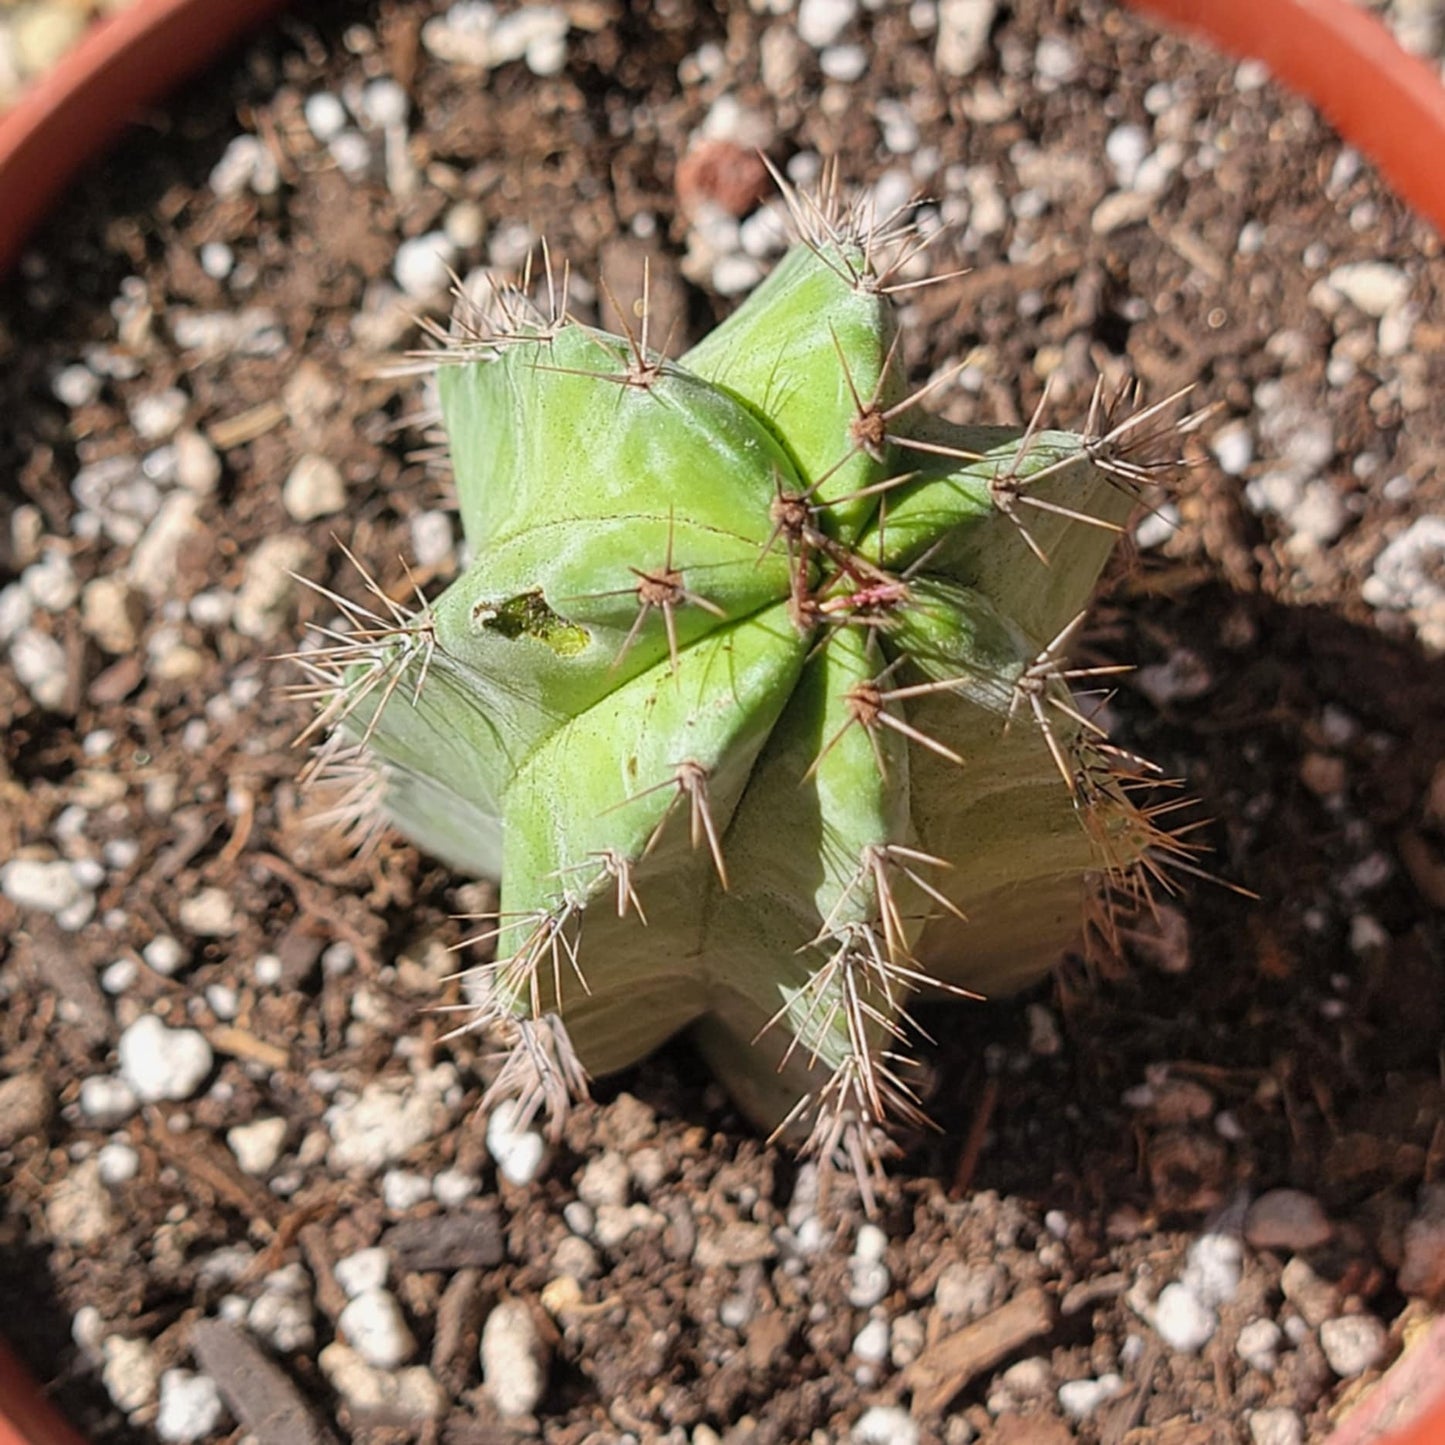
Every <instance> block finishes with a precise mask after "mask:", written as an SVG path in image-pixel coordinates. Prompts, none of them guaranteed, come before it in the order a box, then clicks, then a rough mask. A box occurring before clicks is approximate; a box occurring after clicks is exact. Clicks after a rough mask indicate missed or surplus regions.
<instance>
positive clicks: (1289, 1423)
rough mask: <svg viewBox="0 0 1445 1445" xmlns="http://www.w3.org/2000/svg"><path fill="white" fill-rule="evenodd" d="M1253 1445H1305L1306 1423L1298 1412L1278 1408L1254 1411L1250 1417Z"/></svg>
mask: <svg viewBox="0 0 1445 1445" xmlns="http://www.w3.org/2000/svg"><path fill="white" fill-rule="evenodd" d="M1249 1438H1250V1441H1251V1442H1252V1445H1304V1438H1305V1422H1304V1421H1303V1420H1302V1419H1301V1418H1300V1415H1299V1412H1298V1411H1297V1410H1291V1409H1288V1408H1286V1407H1283V1406H1278V1407H1276V1408H1274V1409H1272V1410H1253V1411H1251V1412H1250V1416H1249Z"/></svg>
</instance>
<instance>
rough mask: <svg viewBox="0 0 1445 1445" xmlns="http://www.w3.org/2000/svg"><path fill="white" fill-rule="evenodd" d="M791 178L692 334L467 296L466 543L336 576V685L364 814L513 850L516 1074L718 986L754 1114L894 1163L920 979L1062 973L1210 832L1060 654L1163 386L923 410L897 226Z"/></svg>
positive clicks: (458, 373) (613, 1065) (649, 1026)
mask: <svg viewBox="0 0 1445 1445" xmlns="http://www.w3.org/2000/svg"><path fill="white" fill-rule="evenodd" d="M790 200H791V201H792V202H793V204H794V208H795V219H796V220H797V221H798V223H799V227H800V231H801V233H802V238H801V239H800V240H799V241H798V243H797V244H795V245H794V247H793V249H792V250H791V251H790V252H789V254H788V255H787V257H786V258H785V259H784V261H783V262H782V263H781V264H780V265H779V266H778V267H777V269H776V270H775V271H774V272H773V273H772V275H771V276H770V277H769V278H768V279H767V280H766V281H765V282H764V283H763V284H762V285H761V286H760V287H759V288H758V290H757V291H756V293H755V294H754V295H753V296H752V297H751V298H750V299H749V300H748V301H747V302H746V304H744V305H743V306H742V308H741V309H740V310H739V311H738V312H737V313H736V314H735V315H734V316H732V317H731V318H730V319H729V320H728V321H726V322H725V323H723V324H722V325H721V326H720V327H718V328H717V330H715V331H714V332H713V333H712V334H711V335H710V336H708V337H707V338H706V340H704V341H703V342H702V343H701V344H700V345H699V346H697V347H696V348H695V349H694V350H693V351H692V352H690V353H689V354H688V355H686V356H685V357H683V358H682V360H681V361H680V362H672V361H668V360H666V359H664V358H663V357H662V356H660V355H658V354H656V353H655V352H653V351H652V350H651V349H649V347H648V345H647V341H646V335H645V330H644V333H643V335H642V336H641V337H633V336H631V335H629V336H626V337H615V336H611V335H607V334H604V333H603V332H600V331H597V330H595V329H593V328H591V327H588V326H585V325H582V324H580V323H578V322H576V321H573V320H571V319H570V318H568V317H567V316H566V315H565V314H564V313H563V312H561V311H559V310H556V309H555V308H554V310H553V312H552V313H551V314H544V313H542V312H540V311H538V310H536V309H534V308H533V306H532V305H531V303H530V302H529V301H528V300H527V298H526V292H525V290H518V291H508V292H505V293H503V294H501V295H499V297H498V298H497V304H496V306H494V307H493V308H492V311H493V316H492V319H488V320H486V321H482V320H479V319H477V318H476V317H474V318H473V319H472V322H471V323H470V325H469V326H466V327H463V331H464V333H465V334H463V335H462V336H460V337H458V336H457V335H455V334H453V335H452V336H451V338H450V340H449V341H448V343H447V345H446V347H445V348H444V349H443V350H442V351H441V352H440V353H439V355H438V356H437V358H436V360H437V364H438V376H437V380H438V386H439V392H440V400H441V410H442V416H443V419H444V421H445V425H446V430H447V433H448V435H449V439H450V446H451V455H452V461H453V466H454V469H455V475H456V486H457V492H458V496H459V499H460V507H461V517H462V522H463V525H464V528H465V534H466V541H467V545H468V548H469V549H470V554H471V556H472V558H473V560H472V561H471V563H470V565H469V566H468V567H467V568H466V570H465V571H464V572H463V573H462V575H461V576H460V577H459V578H458V580H456V581H455V582H454V583H453V584H452V585H451V586H450V587H448V588H447V589H446V590H445V591H444V592H442V593H441V595H440V596H438V597H437V598H436V599H435V600H434V601H432V602H430V603H426V604H424V605H422V606H420V607H419V608H418V609H417V610H416V611H415V612H411V613H408V612H406V611H405V610H403V609H402V608H400V607H399V606H397V605H396V604H394V603H391V602H389V601H387V600H386V599H384V598H383V599H381V600H382V601H383V602H384V603H385V606H384V607H382V609H381V611H379V612H376V613H372V612H367V611H365V610H364V609H360V608H357V607H355V606H348V607H347V608H346V611H347V615H348V617H349V618H350V621H351V626H350V627H349V629H347V630H345V631H343V632H340V633H338V634H336V635H335V636H334V637H333V638H332V639H331V640H332V642H334V646H330V647H328V648H323V649H321V650H318V651H314V652H312V653H310V654H308V660H309V665H310V666H311V668H312V670H313V672H314V674H315V676H316V678H317V679H318V681H319V695H320V696H321V698H322V709H321V711H320V713H319V715H318V718H317V720H316V723H315V724H313V726H314V727H316V728H319V729H320V730H322V731H326V732H329V734H330V739H331V740H330V742H329V743H328V745H327V748H326V750H325V751H324V754H323V758H324V764H325V766H324V768H323V771H326V772H329V773H330V775H331V776H332V777H333V779H337V778H339V779H340V780H342V781H343V782H345V783H347V784H348V785H349V786H350V788H351V792H350V795H349V797H348V799H347V800H346V801H345V802H344V804H343V806H342V808H341V813H342V814H344V815H345V816H347V817H348V818H360V817H361V816H362V815H363V814H365V813H366V811H367V810H368V809H370V808H372V807H373V806H377V805H379V808H380V810H381V812H382V813H383V814H384V816H385V817H386V818H387V819H389V820H390V821H391V822H393V823H394V824H395V825H396V826H398V827H399V828H400V829H401V830H402V831H403V832H404V833H406V834H407V835H409V836H410V837H411V838H412V839H414V840H415V841H416V842H417V844H418V845H419V846H421V847H422V848H423V849H425V850H426V851H428V852H430V853H432V854H433V855H435V856H436V857H438V858H440V859H442V860H444V861H445V862H446V863H448V864H449V865H451V866H452V867H453V868H455V869H457V870H459V871H461V872H464V873H468V874H473V875H477V876H485V877H492V878H498V879H500V883H501V907H500V912H499V915H498V916H497V917H496V918H495V919H492V920H490V926H489V928H488V929H487V930H486V931H485V933H484V935H482V938H481V940H479V941H486V940H490V941H492V942H493V944H494V947H495V958H494V961H493V962H491V963H489V964H487V965H486V966H485V967H484V968H483V969H481V970H480V971H479V990H478V999H477V1001H476V1003H475V1006H474V1008H473V1011H472V1012H471V1014H470V1015H469V1017H468V1023H467V1026H468V1027H478V1028H484V1029H486V1030H488V1031H489V1032H490V1033H491V1034H493V1035H494V1036H498V1037H499V1038H500V1039H501V1041H502V1043H503V1044H504V1045H505V1048H506V1050H507V1053H506V1061H505V1064H504V1066H503V1068H502V1071H501V1074H500V1076H499V1077H498V1079H497V1080H496V1082H495V1083H494V1085H493V1087H492V1089H491V1091H490V1097H491V1098H492V1099H496V1098H499V1097H503V1096H507V1095H511V1096H514V1097H517V1098H519V1099H520V1101H521V1104H522V1107H523V1109H524V1110H525V1111H526V1112H527V1113H528V1114H529V1115H530V1114H531V1113H532V1112H533V1111H534V1110H536V1109H537V1108H538V1107H539V1106H543V1105H545V1106H546V1108H547V1109H548V1111H549V1113H550V1114H551V1115H552V1116H553V1117H554V1119H555V1118H558V1117H560V1115H561V1114H562V1113H563V1112H564V1111H565V1108H566V1106H567V1103H568V1101H569V1099H570V1098H573V1097H575V1096H577V1095H578V1094H580V1093H582V1092H584V1091H585V1087H586V1080H587V1076H588V1075H589V1074H604V1073H607V1072H609V1071H612V1070H616V1069H619V1068H621V1067H623V1066H625V1065H627V1064H630V1063H632V1062H634V1061H635V1060H637V1059H639V1058H640V1057H642V1056H643V1055H644V1054H646V1053H647V1052H648V1051H650V1050H651V1049H653V1048H654V1047H655V1046H657V1045H658V1044H660V1043H661V1042H663V1040H665V1039H667V1038H668V1037H669V1036H670V1035H672V1034H674V1033H676V1032H677V1031H679V1030H681V1029H684V1028H688V1027H691V1028H692V1029H693V1031H694V1034H695V1037H696V1040H697V1043H698V1046H699V1047H700V1048H701V1050H702V1051H703V1053H704V1054H705V1056H706V1057H707V1058H708V1059H709V1061H710V1062H711V1064H712V1066H713V1067H714V1069H715V1070H716V1072H717V1073H718V1075H719V1076H720V1077H721V1079H722V1080H723V1082H724V1083H725V1084H726V1085H727V1086H728V1088H729V1089H730V1090H731V1091H732V1093H733V1094H734V1096H735V1097H736V1099H737V1101H738V1103H739V1104H740V1105H741V1106H742V1108H743V1109H744V1110H745V1111H746V1112H747V1113H748V1114H749V1115H750V1116H752V1117H753V1118H754V1119H755V1120H757V1121H758V1122H759V1123H760V1124H761V1125H762V1126H763V1127H764V1128H767V1129H772V1130H776V1131H779V1132H781V1133H785V1134H787V1135H788V1136H790V1137H792V1138H794V1139H797V1140H799V1141H800V1142H802V1143H803V1144H804V1145H805V1147H807V1148H809V1149H811V1150H812V1151H814V1152H816V1153H817V1154H819V1155H820V1156H822V1157H823V1158H825V1159H831V1158H832V1157H834V1156H835V1155H837V1154H839V1153H840V1151H841V1152H842V1153H844V1154H846V1155H847V1156H849V1157H850V1158H851V1159H852V1160H853V1161H854V1163H855V1165H856V1166H857V1167H858V1169H859V1171H860V1173H866V1172H867V1171H868V1170H870V1169H871V1168H872V1167H873V1166H874V1165H875V1164H876V1159H877V1155H878V1150H879V1147H880V1144H881V1143H882V1142H883V1139H884V1137H885V1136H884V1134H883V1126H884V1125H885V1124H886V1122H887V1121H888V1120H889V1118H890V1117H899V1116H902V1117H917V1116H918V1109H917V1103H916V1100H915V1099H914V1097H913V1095H912V1093H911V1092H910V1088H909V1083H908V1078H907V1073H906V1062H905V1055H906V1036H907V1034H908V1031H909V1019H908V1005H909V1002H910V1000H911V999H912V998H913V996H914V995H916V994H918V993H919V992H921V991H925V990H938V989H941V990H947V991H953V992H957V993H975V992H978V993H989V994H993V993H997V992H1001V991H1008V990H1013V989H1016V988H1018V987H1021V986H1023V985H1024V984H1026V983H1028V982H1031V981H1033V980H1034V979H1036V978H1038V977H1039V976H1040V975H1041V974H1042V973H1043V972H1045V971H1046V970H1047V969H1048V967H1049V966H1050V964H1051V962H1052V961H1053V960H1054V958H1056V957H1057V955H1058V953H1059V951H1060V950H1061V949H1062V948H1063V947H1064V946H1065V945H1066V944H1067V942H1068V940H1069V939H1070V937H1071V936H1072V935H1073V934H1074V933H1075V931H1076V930H1077V928H1078V926H1079V922H1080V917H1081V903H1082V900H1083V898H1084V895H1085V890H1086V887H1087V886H1089V883H1090V880H1094V879H1097V878H1099V877H1100V876H1104V877H1106V878H1110V879H1113V880H1116V881H1120V880H1127V879H1128V878H1130V877H1131V876H1133V875H1134V874H1135V871H1136V869H1137V868H1138V866H1139V865H1140V864H1141V863H1142V864H1144V866H1145V867H1153V866H1156V865H1154V864H1152V863H1151V862H1150V859H1151V857H1158V856H1159V851H1160V850H1161V849H1162V850H1163V851H1164V853H1165V854H1167V853H1169V852H1170V851H1171V850H1172V851H1178V850H1179V849H1181V848H1182V846H1183V845H1181V844H1179V843H1178V842H1177V841H1176V840H1174V839H1172V838H1171V836H1170V835H1169V834H1166V833H1164V832H1162V831H1161V830H1160V829H1159V828H1158V827H1157V826H1156V825H1155V823H1154V822H1153V820H1152V819H1151V817H1150V815H1149V814H1148V813H1147V812H1145V811H1144V810H1141V809H1140V808H1139V807H1138V806H1137V805H1136V804H1135V803H1134V802H1132V801H1131V799H1130V778H1129V769H1128V768H1127V767H1124V768H1121V766H1120V755H1119V754H1118V753H1117V752H1116V751H1115V750H1112V749H1111V748H1110V747H1109V746H1108V744H1107V742H1106V740H1105V739H1104V738H1103V737H1102V735H1101V734H1100V733H1099V730H1098V729H1097V728H1096V727H1095V726H1094V725H1093V724H1092V723H1091V722H1090V721H1089V720H1088V719H1087V717H1085V716H1084V714H1083V713H1082V712H1081V711H1080V710H1079V707H1078V705H1077V704H1076V702H1075V700H1074V697H1073V693H1072V691H1071V688H1070V681H1071V679H1075V678H1078V677H1079V676H1081V675H1082V674H1080V673H1078V672H1075V671H1071V670H1070V668H1069V666H1068V664H1067V662H1066V661H1065V660H1064V657H1065V652H1066V649H1067V645H1068V643H1069V641H1070V639H1071V638H1072V635H1073V633H1074V631H1075V629H1076V627H1077V624H1078V620H1079V618H1080V616H1081V610H1082V609H1083V607H1084V606H1085V605H1086V603H1087V600H1088V598H1089V595H1090V593H1091V591H1092V589H1093V587H1094V584H1095V581H1096V579H1097V576H1098V574H1099V572H1100V570H1101V568H1102V567H1103V565H1104V563H1105V561H1106V559H1107V558H1108V555H1109V553H1110V550H1111V548H1112V545H1113V542H1114V540H1115V535H1116V533H1117V532H1118V531H1119V530H1120V529H1121V527H1122V525H1123V524H1124V522H1125V520H1126V519H1127V517H1128V515H1129V513H1130V511H1131V509H1132V508H1133V506H1134V504H1135V501H1136V498H1137V494H1138V492H1139V490H1140V488H1141V486H1142V485H1143V484H1145V483H1147V482H1149V481H1150V480H1151V479H1152V476H1153V464H1152V463H1151V462H1150V461H1149V460H1148V455H1149V451H1150V448H1151V445H1152V444H1153V443H1154V442H1156V441H1157V440H1158V438H1159V436H1160V435H1161V434H1162V427H1161V423H1160V421H1159V409H1157V408H1156V409H1152V410H1150V411H1147V412H1143V413H1140V414H1137V415H1136V416H1134V417H1133V418H1131V419H1130V420H1128V421H1125V422H1123V423H1121V424H1119V425H1113V424H1112V423H1111V422H1109V421H1108V420H1106V419H1105V418H1104V417H1103V415H1102V411H1103V409H1102V408H1101V407H1100V406H1099V404H1098V400H1097V398H1096V402H1095V406H1094V408H1093V411H1092V415H1091V418H1090V423H1089V425H1088V426H1087V427H1086V429H1085V431H1084V432H1083V433H1082V434H1074V433H1067V432H1060V431H1048V430H1043V429H1042V428H1041V427H1040V426H1039V425H1038V424H1037V423H1038V418H1037V417H1036V418H1035V423H1034V424H1033V425H1031V426H1030V427H1029V428H1028V429H1026V430H1024V431H1022V432H1020V431H1019V430H1017V429H1011V428H1000V427H981V428H980V427H962V426H956V425H953V424H950V423H947V422H945V421H943V420H941V419H939V418H938V417H936V416H933V415H930V414H928V413H927V412H926V411H925V410H924V409H923V407H922V406H921V405H920V404H919V403H920V402H921V401H922V400H924V398H925V395H926V393H927V392H929V391H930V390H931V388H928V387H925V388H924V389H923V390H922V391H918V392H914V393H912V394H909V393H908V392H907V390H906V387H905V379H904V377H903V374H902V368H901V366H900V364H899V359H898V336H897V333H896V331H895V303H894V292H895V291H896V290H897V289H900V286H899V285H897V284H895V280H896V275H897V267H898V265H899V264H901V263H900V262H899V261H898V259H897V258H898V257H899V256H900V255H901V256H902V257H903V258H904V259H906V258H907V257H908V256H909V255H911V254H912V252H911V251H910V249H909V247H908V245H907V243H906V239H905V238H902V237H901V236H900V235H899V234H898V233H896V232H892V231H891V228H889V227H887V226H884V227H881V228H879V227H871V226H869V225H868V224H866V223H865V222H863V221H861V220H860V219H859V218H858V217H857V216H856V215H850V214H845V213H843V212H842V211H841V210H840V209H839V208H837V207H836V206H828V205H823V204H821V203H811V204H809V203H804V202H801V201H799V200H798V198H796V197H790ZM900 247H901V248H902V250H901V251H900ZM889 256H892V257H894V258H895V259H894V262H893V263H892V264H890V263H889V262H888V261H887V260H885V259H881V258H885V257H889ZM454 331H455V328H454ZM377 595H378V597H380V593H378V594H377Z"/></svg>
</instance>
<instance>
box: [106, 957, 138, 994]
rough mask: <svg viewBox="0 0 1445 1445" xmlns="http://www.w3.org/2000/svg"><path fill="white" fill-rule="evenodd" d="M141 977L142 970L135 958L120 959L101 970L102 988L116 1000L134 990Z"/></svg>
mask: <svg viewBox="0 0 1445 1445" xmlns="http://www.w3.org/2000/svg"><path fill="white" fill-rule="evenodd" d="M139 976H140V968H139V967H138V966H137V964H136V961H135V960H134V959H133V958H118V959H116V961H115V962H114V963H108V964H106V966H105V967H104V968H103V969H101V971H100V986H101V988H103V989H104V990H105V991H106V993H108V994H110V995H111V997H112V998H115V997H118V996H119V995H120V994H123V993H126V992H128V991H129V990H130V989H132V988H134V987H135V981H136V979H137V978H138V977H139Z"/></svg>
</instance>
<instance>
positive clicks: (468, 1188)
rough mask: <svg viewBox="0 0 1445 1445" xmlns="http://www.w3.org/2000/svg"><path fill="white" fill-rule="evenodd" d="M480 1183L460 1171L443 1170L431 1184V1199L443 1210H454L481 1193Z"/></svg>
mask: <svg viewBox="0 0 1445 1445" xmlns="http://www.w3.org/2000/svg"><path fill="white" fill-rule="evenodd" d="M481 1189H482V1181H481V1180H480V1179H478V1178H477V1176H476V1175H475V1174H468V1173H466V1172H465V1171H464V1170H461V1169H443V1170H441V1171H440V1172H439V1173H438V1174H437V1176H436V1177H435V1178H434V1179H433V1180H432V1182H431V1192H432V1198H433V1199H435V1200H436V1202H437V1203H438V1204H440V1205H441V1207H442V1208H443V1209H456V1208H457V1207H458V1206H459V1205H462V1204H465V1203H466V1201H467V1200H468V1199H472V1198H475V1197H476V1195H478V1194H480V1193H481Z"/></svg>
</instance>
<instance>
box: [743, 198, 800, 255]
mask: <svg viewBox="0 0 1445 1445" xmlns="http://www.w3.org/2000/svg"><path fill="white" fill-rule="evenodd" d="M738 245H739V246H741V247H742V249H743V252H744V254H745V255H748V256H751V257H752V258H753V259H754V260H757V261H764V260H767V259H768V257H770V256H781V255H782V254H783V252H784V251H786V250H787V249H788V222H787V218H786V217H785V216H784V214H783V213H782V212H781V211H779V210H778V209H777V208H776V207H775V206H771V205H769V206H759V207H758V209H757V210H756V211H754V212H753V213H752V215H750V216H746V217H744V218H743V220H741V221H740V222H739V223H738Z"/></svg>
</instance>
